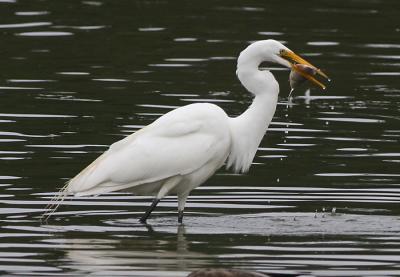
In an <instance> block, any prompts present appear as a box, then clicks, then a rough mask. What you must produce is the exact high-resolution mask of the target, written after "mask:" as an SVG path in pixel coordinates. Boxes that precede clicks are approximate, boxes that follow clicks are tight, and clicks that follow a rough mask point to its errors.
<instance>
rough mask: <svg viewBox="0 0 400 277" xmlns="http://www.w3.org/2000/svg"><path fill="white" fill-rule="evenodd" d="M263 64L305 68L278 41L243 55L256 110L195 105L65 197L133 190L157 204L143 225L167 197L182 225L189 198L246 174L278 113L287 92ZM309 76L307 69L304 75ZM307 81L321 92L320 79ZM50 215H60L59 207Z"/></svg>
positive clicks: (111, 153) (95, 166)
mask: <svg viewBox="0 0 400 277" xmlns="http://www.w3.org/2000/svg"><path fill="white" fill-rule="evenodd" d="M262 62H272V63H277V64H280V65H283V66H286V67H288V68H291V67H292V66H293V65H295V64H305V65H307V66H310V67H312V68H315V70H316V72H317V73H318V74H319V75H322V76H324V77H327V76H326V75H325V74H324V73H323V72H322V71H321V70H319V69H317V68H316V67H314V66H313V65H311V64H310V63H309V62H307V61H305V60H304V59H302V58H301V57H299V56H298V55H296V54H295V53H294V52H293V51H291V50H289V49H288V48H287V47H286V46H284V45H282V44H281V43H279V42H278V41H276V40H262V41H257V42H254V43H252V44H251V45H249V46H248V47H247V48H246V49H245V50H243V51H242V52H241V53H240V55H239V58H238V61H237V71H236V74H237V76H238V78H239V80H240V82H241V83H242V85H243V86H244V87H245V88H246V89H247V90H248V91H249V92H250V93H251V94H253V95H254V100H253V103H252V104H251V105H250V107H249V108H248V109H247V110H246V111H245V112H244V113H243V114H241V115H240V116H237V117H229V116H228V115H227V114H226V113H225V112H224V110H222V109H221V108H220V107H218V106H217V105H214V104H209V103H197V104H190V105H187V106H183V107H180V108H177V109H175V110H172V111H170V112H168V113H166V114H165V115H163V116H161V117H160V118H158V119H157V120H156V121H154V122H153V123H151V124H150V125H148V126H146V127H144V128H143V129H141V130H139V131H137V132H135V133H133V134H131V135H129V136H127V137H126V138H124V139H122V140H120V141H117V142H116V143H114V144H112V145H111V146H110V148H109V149H108V150H107V151H106V152H105V153H103V154H102V155H101V156H100V157H98V158H97V159H96V160H95V161H93V162H92V163H91V164H90V165H89V166H88V167H86V168H85V169H84V170H82V171H81V172H80V173H79V174H78V175H77V176H75V177H74V178H72V179H71V180H70V181H69V182H68V183H67V184H66V186H65V187H64V188H63V189H62V190H61V191H60V194H59V195H58V196H59V197H58V199H57V200H60V201H62V199H63V198H64V196H65V195H68V194H74V195H75V196H87V195H97V194H102V193H108V192H113V191H129V192H133V193H135V194H137V195H151V196H154V200H153V202H152V204H151V206H150V207H149V208H148V210H147V211H146V212H145V213H144V215H143V216H142V217H141V218H140V221H141V222H146V220H147V218H148V217H149V215H150V214H151V212H152V211H153V209H154V208H155V207H156V205H157V204H158V202H159V201H160V200H161V199H162V198H163V197H165V196H166V195H170V194H175V195H177V197H178V221H179V222H180V223H181V222H182V218H183V210H184V208H185V203H186V199H187V197H188V195H189V193H190V192H191V191H192V190H193V189H194V188H196V187H198V186H199V185H201V184H202V183H203V182H205V181H206V180H207V179H208V178H209V177H210V176H211V175H213V174H214V173H215V171H216V170H218V169H219V168H220V167H222V166H223V165H224V163H225V164H226V167H227V168H231V169H233V171H235V172H246V171H247V170H248V169H249V168H250V165H251V163H252V161H253V158H254V156H255V154H256V151H257V148H258V146H259V144H260V142H261V139H262V138H263V136H264V134H265V132H266V130H267V128H268V125H269V124H270V122H271V120H272V117H273V115H274V113H275V109H276V105H277V102H278V93H279V85H278V83H277V81H276V80H275V78H274V76H273V75H272V73H271V72H270V71H268V70H259V65H260V64H261V63H262ZM296 70H301V67H299V68H296ZM301 74H302V76H304V77H305V78H307V79H308V80H310V81H312V82H314V83H315V84H317V85H320V86H321V83H319V82H318V81H317V80H316V79H315V78H314V77H313V76H312V75H310V74H309V73H307V72H301ZM55 203H57V204H54V205H53V207H51V209H50V210H51V212H50V213H48V214H46V215H47V216H50V215H51V213H52V212H54V210H55V209H56V208H57V206H58V204H59V202H58V201H56V202H55Z"/></svg>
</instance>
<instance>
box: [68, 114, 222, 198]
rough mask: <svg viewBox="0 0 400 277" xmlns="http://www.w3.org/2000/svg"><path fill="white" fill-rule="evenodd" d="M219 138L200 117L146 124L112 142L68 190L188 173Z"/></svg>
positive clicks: (208, 156)
mask: <svg viewBox="0 0 400 277" xmlns="http://www.w3.org/2000/svg"><path fill="white" fill-rule="evenodd" d="M164 123H165V122H164ZM220 141H221V138H220V137H218V135H216V134H214V133H210V132H207V130H205V129H204V124H203V122H201V121H196V120H189V119H186V120H185V119H182V120H179V121H174V122H173V123H172V124H169V125H166V124H155V125H149V126H148V127H146V128H144V129H142V130H140V131H138V132H136V133H134V134H132V135H130V136H128V137H126V138H125V139H123V140H121V141H119V142H116V143H115V144H113V145H112V146H111V147H110V149H109V150H108V151H106V152H105V153H104V154H103V155H101V156H100V157H99V158H98V159H97V160H95V161H94V162H93V163H92V164H90V165H89V166H88V167H87V168H86V169H84V170H83V171H82V172H81V173H80V174H78V175H77V176H76V177H75V178H73V179H72V180H71V182H70V184H69V186H68V192H71V193H79V194H82V192H83V193H84V192H85V191H89V190H93V188H95V187H96V186H101V185H102V184H106V185H107V186H110V185H111V186H113V185H115V187H116V189H115V190H118V188H117V187H121V185H128V187H130V186H135V185H138V184H143V183H149V182H155V181H158V180H162V179H165V178H168V177H171V176H176V175H185V174H188V173H191V172H193V171H195V170H196V169H198V168H200V167H202V166H203V165H204V164H206V163H207V162H208V161H209V160H210V159H212V158H213V157H214V155H215V153H216V152H217V150H218V147H219V143H220ZM124 188H127V187H126V186H125V187H124ZM108 191H113V189H108Z"/></svg>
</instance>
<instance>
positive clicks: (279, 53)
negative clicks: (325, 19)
mask: <svg viewBox="0 0 400 277" xmlns="http://www.w3.org/2000/svg"><path fill="white" fill-rule="evenodd" d="M248 61H249V62H251V61H256V62H257V61H258V62H262V61H265V62H273V63H277V64H280V65H283V66H285V67H287V68H290V69H292V68H293V66H294V65H296V64H304V65H307V66H309V67H312V68H314V69H315V71H316V74H318V75H320V76H323V77H325V78H326V79H328V80H329V78H328V76H327V75H326V74H325V73H323V72H322V71H321V70H320V69H319V68H317V67H315V66H313V65H312V64H311V63H309V62H308V61H306V60H305V59H303V58H301V57H300V56H299V55H297V54H295V53H294V52H293V51H292V50H290V49H289V48H287V47H286V46H285V45H283V44H282V43H280V42H279V41H276V40H273V39H268V40H260V41H256V42H254V43H252V44H251V45H250V46H248V47H247V48H246V49H245V50H244V51H243V52H242V53H241V55H240V56H239V60H238V65H239V64H240V63H246V62H248ZM299 68H300V71H301V67H297V68H296V71H297V72H299ZM299 74H301V75H302V76H303V77H304V78H306V79H308V80H309V81H311V82H312V83H314V84H316V85H317V86H320V87H321V88H323V89H325V85H323V84H322V83H321V82H319V81H318V80H317V79H315V77H314V76H312V75H311V74H309V72H305V71H304V72H302V71H301V72H299Z"/></svg>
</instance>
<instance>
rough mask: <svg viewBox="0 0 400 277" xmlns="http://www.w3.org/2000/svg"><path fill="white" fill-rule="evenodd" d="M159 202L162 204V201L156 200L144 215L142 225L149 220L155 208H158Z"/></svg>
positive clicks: (141, 220)
mask: <svg viewBox="0 0 400 277" xmlns="http://www.w3.org/2000/svg"><path fill="white" fill-rule="evenodd" d="M158 202H160V199H158V198H155V199H154V200H153V202H152V203H151V205H150V207H149V208H148V209H147V211H146V212H145V213H144V215H143V216H142V217H141V218H140V219H139V221H140V222H141V223H146V221H147V219H148V218H149V216H150V214H151V212H152V211H153V210H154V208H155V207H156V206H157V204H158Z"/></svg>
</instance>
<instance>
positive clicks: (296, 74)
mask: <svg viewBox="0 0 400 277" xmlns="http://www.w3.org/2000/svg"><path fill="white" fill-rule="evenodd" d="M316 74H323V76H326V75H325V74H324V73H322V72H321V71H320V70H319V69H318V68H315V67H313V66H309V65H306V64H299V63H298V64H293V65H292V70H291V71H290V74H289V84H290V88H291V89H290V93H289V97H288V99H289V101H290V99H291V97H292V93H293V91H294V90H295V89H296V88H298V87H299V86H300V85H301V84H303V83H304V82H305V81H307V80H309V81H311V82H312V83H314V84H316V85H318V86H320V87H321V88H322V89H325V88H326V87H325V85H324V84H322V83H321V82H319V81H318V80H317V79H315V78H314V76H315V75H316ZM328 80H329V79H328Z"/></svg>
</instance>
